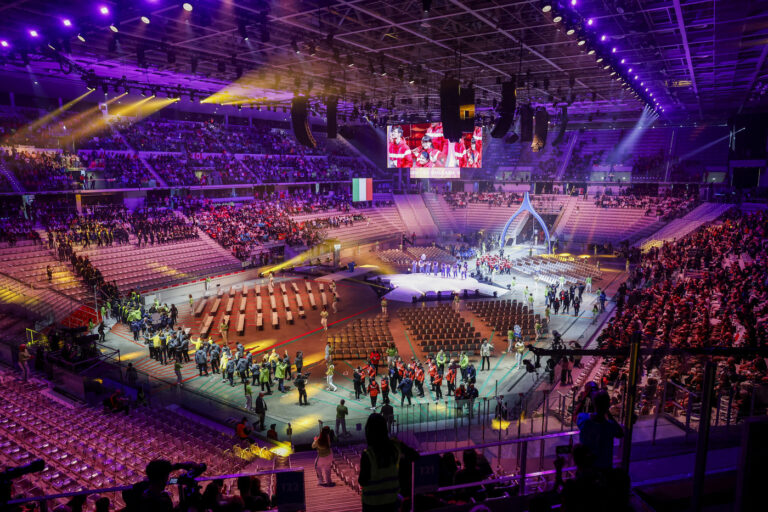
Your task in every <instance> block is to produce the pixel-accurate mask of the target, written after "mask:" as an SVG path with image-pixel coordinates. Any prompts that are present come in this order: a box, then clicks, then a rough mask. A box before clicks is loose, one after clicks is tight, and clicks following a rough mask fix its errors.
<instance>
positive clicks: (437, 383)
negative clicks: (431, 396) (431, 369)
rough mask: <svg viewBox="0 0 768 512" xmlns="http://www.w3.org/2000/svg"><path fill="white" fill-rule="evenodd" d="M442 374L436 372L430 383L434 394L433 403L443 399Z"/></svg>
mask: <svg viewBox="0 0 768 512" xmlns="http://www.w3.org/2000/svg"><path fill="white" fill-rule="evenodd" d="M442 386H443V374H442V373H440V372H438V373H437V374H435V380H433V381H432V390H433V391H434V392H435V401H436V402H437V401H439V400H441V399H442V398H443V388H442Z"/></svg>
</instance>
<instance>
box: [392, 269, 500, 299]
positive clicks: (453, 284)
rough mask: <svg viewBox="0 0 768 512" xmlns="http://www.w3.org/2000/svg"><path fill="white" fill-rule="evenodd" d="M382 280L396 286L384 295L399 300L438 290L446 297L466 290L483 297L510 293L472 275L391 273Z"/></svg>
mask: <svg viewBox="0 0 768 512" xmlns="http://www.w3.org/2000/svg"><path fill="white" fill-rule="evenodd" d="M381 280H382V281H383V282H384V283H388V284H389V285H390V286H392V287H393V288H394V289H393V290H392V291H391V292H389V293H387V294H386V295H384V297H386V298H387V300H394V301H398V302H412V301H413V297H423V296H425V295H426V296H431V295H434V296H436V295H437V293H438V292H441V294H442V295H443V296H444V297H448V296H450V295H451V294H452V293H458V294H460V295H463V294H464V290H467V292H468V293H469V294H470V295H471V296H472V297H475V291H478V292H479V293H480V295H481V296H483V297H493V294H494V293H496V296H497V297H502V296H503V295H505V294H507V293H509V290H507V289H505V288H502V287H500V286H493V285H490V284H486V283H481V282H480V281H478V280H477V279H475V278H472V277H467V278H466V279H460V278H459V279H453V278H447V277H440V276H435V275H431V274H389V275H383V276H381Z"/></svg>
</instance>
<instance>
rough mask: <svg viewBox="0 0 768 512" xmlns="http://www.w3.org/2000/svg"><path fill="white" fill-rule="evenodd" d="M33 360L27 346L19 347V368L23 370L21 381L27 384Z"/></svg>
mask: <svg viewBox="0 0 768 512" xmlns="http://www.w3.org/2000/svg"><path fill="white" fill-rule="evenodd" d="M30 359H32V354H30V353H29V350H27V345H26V344H21V345H19V368H20V369H21V379H22V380H23V381H24V382H27V379H28V378H29V360H30Z"/></svg>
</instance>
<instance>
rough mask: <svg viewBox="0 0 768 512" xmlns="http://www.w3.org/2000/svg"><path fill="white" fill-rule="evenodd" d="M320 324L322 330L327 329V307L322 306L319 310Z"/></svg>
mask: <svg viewBox="0 0 768 512" xmlns="http://www.w3.org/2000/svg"><path fill="white" fill-rule="evenodd" d="M320 325H321V326H323V330H324V331H327V330H328V308H326V307H325V306H323V310H322V311H321V312H320Z"/></svg>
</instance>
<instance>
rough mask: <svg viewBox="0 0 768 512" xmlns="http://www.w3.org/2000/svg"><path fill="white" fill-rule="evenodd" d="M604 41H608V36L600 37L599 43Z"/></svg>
mask: <svg viewBox="0 0 768 512" xmlns="http://www.w3.org/2000/svg"><path fill="white" fill-rule="evenodd" d="M606 39H608V36H606V35H605V34H603V35H601V36H600V40H601V41H605V40H606Z"/></svg>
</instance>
